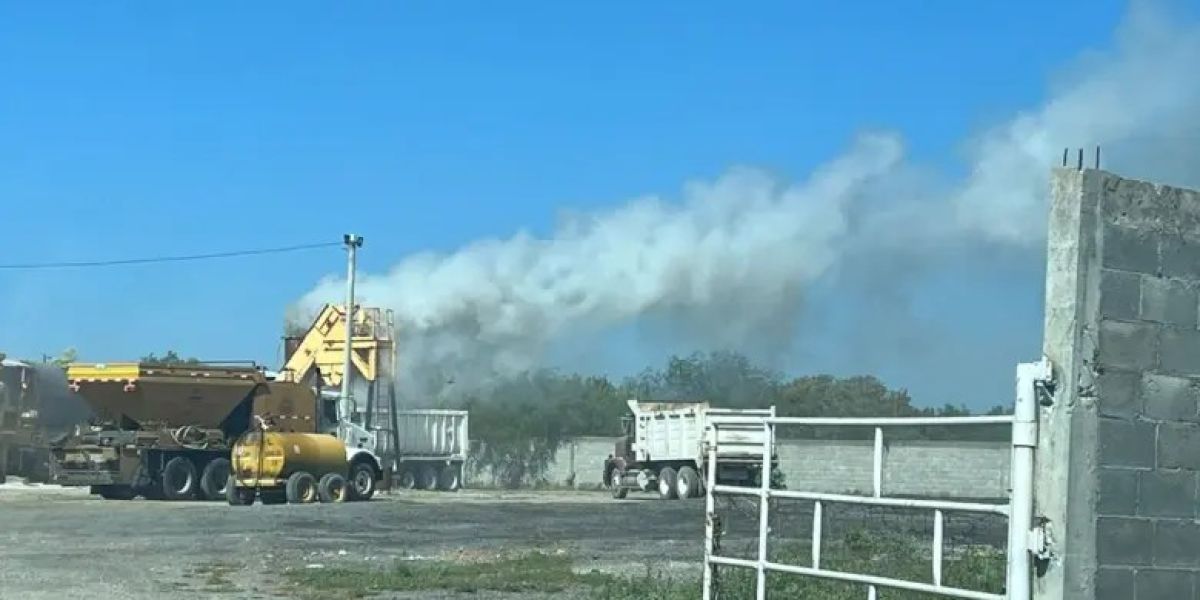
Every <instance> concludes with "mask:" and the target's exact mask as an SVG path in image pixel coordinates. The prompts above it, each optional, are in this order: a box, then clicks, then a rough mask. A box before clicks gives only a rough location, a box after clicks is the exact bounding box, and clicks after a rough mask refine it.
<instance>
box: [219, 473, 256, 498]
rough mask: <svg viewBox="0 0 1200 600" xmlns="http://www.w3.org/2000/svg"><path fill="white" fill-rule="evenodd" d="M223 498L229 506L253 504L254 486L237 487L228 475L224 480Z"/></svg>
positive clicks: (231, 476)
mask: <svg viewBox="0 0 1200 600" xmlns="http://www.w3.org/2000/svg"><path fill="white" fill-rule="evenodd" d="M225 500H226V501H227V502H229V505H230V506H250V505H251V504H254V488H240V487H238V486H237V485H235V484H234V482H233V475H230V476H229V477H228V478H226V480H225Z"/></svg>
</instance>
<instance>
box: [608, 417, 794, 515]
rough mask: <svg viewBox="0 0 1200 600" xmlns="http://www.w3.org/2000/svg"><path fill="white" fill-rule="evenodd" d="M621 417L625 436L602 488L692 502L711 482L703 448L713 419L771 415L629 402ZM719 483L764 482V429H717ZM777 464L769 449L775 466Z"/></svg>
mask: <svg viewBox="0 0 1200 600" xmlns="http://www.w3.org/2000/svg"><path fill="white" fill-rule="evenodd" d="M626 404H627V405H628V407H629V414H628V415H626V416H624V417H622V419H621V428H622V433H623V435H622V437H621V438H620V439H619V440H618V441H617V442H616V444H615V446H614V449H613V453H612V454H611V455H609V457H608V459H607V460H605V461H604V475H603V481H604V485H605V486H606V487H608V488H609V489H610V490H611V491H612V495H613V497H614V498H617V499H621V498H624V497H625V496H626V494H628V492H629V490H631V489H636V490H640V491H650V490H652V489H657V491H658V495H659V497H661V498H663V499H666V500H669V499H675V498H694V497H699V496H703V495H704V485H705V482H706V481H707V469H708V464H707V457H706V455H705V449H706V447H707V445H706V444H707V440H708V439H709V435H710V431H711V430H712V424H711V419H712V418H713V417H721V416H744V417H773V416H775V407H773V406H772V407H771V408H767V409H728V408H714V407H711V406H709V404H708V403H707V402H639V401H638V400H628V401H627V402H626ZM717 435H718V436H719V437H718V440H717V441H718V444H717V469H718V470H717V474H716V475H717V483H719V484H728V485H747V484H751V483H755V482H758V481H760V480H759V479H758V478H759V477H761V471H762V465H763V443H764V441H765V436H766V433H765V432H764V431H763V428H762V426H761V425H722V426H720V427H719V428H717ZM777 464H778V461H777V459H776V457H775V448H774V447H772V448H771V468H772V469H774V468H775V467H776V466H777Z"/></svg>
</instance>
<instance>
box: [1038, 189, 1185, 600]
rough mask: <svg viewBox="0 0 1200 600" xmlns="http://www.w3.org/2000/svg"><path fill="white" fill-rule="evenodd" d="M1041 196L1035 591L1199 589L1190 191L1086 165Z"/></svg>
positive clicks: (1074, 594)
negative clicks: (1045, 555)
mask: <svg viewBox="0 0 1200 600" xmlns="http://www.w3.org/2000/svg"><path fill="white" fill-rule="evenodd" d="M1053 192H1054V193H1053V207H1052V217H1051V227H1050V240H1049V247H1050V261H1049V263H1048V269H1047V306H1046V308H1047V313H1046V314H1047V316H1046V340H1045V346H1044V347H1045V352H1046V354H1047V356H1049V357H1050V359H1051V360H1052V361H1053V362H1054V363H1055V366H1056V377H1057V378H1058V380H1059V381H1060V386H1059V390H1058V393H1057V394H1056V397H1055V398H1054V403H1053V405H1051V406H1049V407H1046V408H1044V409H1043V410H1042V417H1041V420H1042V431H1041V439H1040V443H1041V451H1040V452H1039V473H1040V474H1039V476H1038V477H1039V480H1038V483H1037V486H1038V492H1037V494H1038V498H1037V505H1038V509H1039V511H1040V512H1041V513H1042V514H1043V515H1044V516H1046V517H1047V518H1048V519H1049V520H1050V523H1049V527H1050V529H1051V534H1052V536H1053V537H1054V539H1055V540H1056V543H1055V546H1056V547H1055V553H1056V557H1055V558H1054V559H1053V560H1052V562H1051V564H1050V567H1051V568H1050V569H1049V570H1048V571H1047V573H1046V576H1045V577H1043V578H1041V580H1039V581H1038V582H1037V586H1036V589H1037V590H1038V595H1037V597H1038V598H1046V599H1049V598H1054V599H1056V600H1057V599H1060V598H1065V599H1068V600H1071V599H1076V598H1080V599H1083V598H1086V599H1089V600H1090V599H1096V600H1159V599H1174V598H1197V597H1200V596H1198V595H1197V594H1198V593H1200V588H1198V587H1197V583H1198V582H1197V574H1198V573H1200V525H1198V524H1197V519H1198V518H1200V503H1198V502H1197V501H1198V499H1200V329H1197V323H1198V317H1200V194H1198V193H1196V192H1193V191H1188V190H1181V189H1176V188H1170V187H1164V186H1158V185H1154V184H1151V183H1146V182H1141V181H1133V180H1128V179H1122V178H1119V177H1117V176H1115V175H1112V174H1109V173H1105V172H1102V171H1092V170H1088V171H1082V172H1080V171H1075V170H1060V171H1058V172H1056V173H1055V176H1054V185H1053Z"/></svg>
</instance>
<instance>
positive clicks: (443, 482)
mask: <svg viewBox="0 0 1200 600" xmlns="http://www.w3.org/2000/svg"><path fill="white" fill-rule="evenodd" d="M461 480H462V477H461V475H460V473H459V469H458V465H446V466H444V467H442V470H441V471H439V472H438V481H437V486H438V489H439V490H442V491H443V492H457V491H458V487H459V485H460V484H461Z"/></svg>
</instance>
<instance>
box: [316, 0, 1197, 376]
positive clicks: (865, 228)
mask: <svg viewBox="0 0 1200 600" xmlns="http://www.w3.org/2000/svg"><path fill="white" fill-rule="evenodd" d="M1197 64H1200V26H1198V25H1197V24H1195V23H1184V24H1180V23H1179V22H1178V21H1173V20H1172V19H1171V18H1170V16H1169V15H1167V14H1165V13H1164V12H1162V11H1161V10H1159V9H1157V8H1155V7H1152V6H1150V5H1142V4H1139V5H1135V6H1134V7H1133V8H1132V9H1131V11H1130V13H1129V15H1128V17H1127V18H1126V20H1125V22H1124V23H1123V24H1122V26H1121V30H1120V31H1119V32H1118V36H1117V43H1116V45H1115V47H1114V48H1113V49H1112V50H1111V51H1108V52H1106V53H1102V54H1094V55H1089V56H1086V57H1083V58H1082V59H1080V61H1079V62H1078V64H1076V65H1073V67H1072V69H1071V70H1070V73H1071V74H1072V76H1071V77H1070V78H1069V79H1068V80H1066V81H1062V82H1059V84H1058V85H1057V86H1055V87H1054V89H1053V91H1052V93H1051V94H1050V97H1049V99H1048V100H1046V101H1045V102H1044V103H1042V104H1041V105H1040V106H1036V107H1033V108H1031V109H1030V110H1027V111H1022V112H1021V113H1019V114H1017V115H1015V116H1014V117H1012V118H1011V119H1009V120H1008V121H1006V122H1003V123H1000V124H998V125H996V126H995V127H992V128H990V129H986V130H984V131H982V132H980V133H979V134H978V135H976V136H973V137H972V138H970V139H969V140H967V144H966V145H967V149H968V150H967V160H968V166H969V168H968V171H967V172H968V175H967V176H966V177H965V178H964V179H959V180H955V179H954V178H952V177H950V176H948V175H943V174H940V173H938V172H937V171H935V170H932V169H930V168H928V167H925V166H923V165H919V164H914V163H912V161H909V160H906V158H905V151H904V142H903V140H902V138H901V137H900V136H899V135H898V134H896V133H891V132H873V133H865V134H862V135H859V136H858V137H857V138H856V139H855V140H853V142H852V143H851V144H850V145H849V147H848V148H847V149H845V151H844V153H843V154H842V155H841V156H839V157H837V158H835V159H833V160H830V161H829V162H828V163H826V164H825V165H824V166H822V167H820V168H818V169H816V170H815V171H814V172H813V173H811V174H810V175H809V176H808V177H806V178H804V179H802V180H800V181H795V182H790V181H786V180H783V179H781V178H779V177H777V176H774V175H771V174H768V173H766V172H764V171H761V170H758V169H754V168H745V167H739V168H735V169H731V170H730V171H728V172H727V173H725V174H724V175H722V176H720V177H718V178H717V179H715V180H714V181H708V182H692V183H688V184H686V185H685V186H684V187H683V190H682V193H681V194H680V196H679V197H678V198H676V199H667V198H660V197H656V196H648V197H643V198H636V199H633V200H631V201H629V202H627V203H626V204H624V205H623V206H620V207H618V208H615V209H612V210H610V211H607V212H597V213H592V214H587V215H582V216H575V217H572V218H570V219H569V220H567V221H566V222H564V223H563V224H561V225H560V226H559V228H558V229H557V230H556V231H555V232H554V233H553V234H552V235H551V236H549V237H545V238H535V237H532V236H530V235H528V234H526V233H519V234H517V235H514V236H512V237H510V238H508V239H491V240H483V241H479V242H476V243H473V244H471V245H468V246H466V247H464V248H462V249H460V250H458V251H457V252H454V253H450V254H433V253H427V254H419V255H415V256H409V257H407V258H404V259H402V260H401V261H400V262H399V263H398V264H397V265H396V266H395V267H394V268H393V269H392V270H391V271H389V272H387V273H383V274H376V275H371V274H368V275H366V276H365V277H363V279H362V280H361V282H360V287H359V289H360V290H361V299H362V302H363V303H364V304H367V305H374V306H384V307H388V308H391V309H394V310H395V312H396V318H397V328H398V330H399V334H400V336H401V337H400V339H401V340H402V344H401V358H400V364H401V365H402V367H403V368H404V372H403V373H401V374H400V377H401V380H402V382H403V383H404V384H406V385H409V386H412V385H415V386H418V388H417V390H413V391H418V390H419V391H420V392H422V393H430V392H434V391H436V390H438V389H439V388H440V387H441V385H442V383H444V382H445V381H447V380H448V379H454V380H455V381H456V383H457V384H458V385H457V386H456V387H458V388H459V389H460V390H461V389H462V388H463V387H467V388H470V387H473V386H478V385H484V384H486V383H487V382H488V381H490V380H491V379H492V378H493V377H495V376H497V375H509V374H513V373H517V372H520V371H523V370H526V369H529V368H532V367H536V366H538V365H539V364H541V363H542V361H543V355H542V353H543V352H544V351H545V349H546V348H547V346H548V345H549V344H550V343H552V342H553V341H555V340H560V339H564V338H566V336H570V335H573V334H579V333H585V332H586V333H591V332H597V331H604V330H606V329H610V328H613V327H618V326H622V325H625V324H628V323H631V322H636V321H638V320H641V319H654V320H656V321H660V322H666V323H674V324H677V325H679V326H680V328H681V329H686V330H687V331H688V332H689V335H691V336H692V339H693V340H694V341H696V342H700V343H705V344H707V345H708V347H712V348H718V347H719V348H730V349H738V350H746V349H748V348H760V349H761V348H768V349H771V351H776V350H778V351H783V350H785V349H786V348H787V347H788V346H789V345H790V344H791V343H792V342H793V341H795V335H796V331H795V327H794V325H795V323H796V322H797V319H798V318H799V316H800V315H801V311H802V310H803V307H804V300H805V291H806V289H808V288H809V287H810V286H811V285H812V284H813V283H814V282H816V281H817V280H819V279H821V278H823V277H830V276H836V274H837V273H838V271H839V269H841V268H843V267H844V265H845V263H846V261H847V260H849V257H856V262H858V263H864V262H865V263H866V264H870V263H871V262H872V259H873V258H878V259H879V264H881V265H882V264H894V260H892V259H893V258H894V256H895V254H896V253H903V254H904V255H905V256H907V257H909V258H910V261H909V262H915V263H919V262H920V260H921V258H922V257H923V256H932V255H934V254H935V253H936V252H939V251H945V249H946V248H949V247H960V248H961V247H976V248H977V247H978V246H980V245H993V246H995V245H1000V246H1004V247H1008V248H1013V249H1017V250H1033V249H1040V248H1041V246H1042V245H1043V244H1044V238H1045V227H1046V214H1045V213H1046V191H1047V189H1048V177H1049V172H1050V168H1051V167H1053V166H1057V164H1058V162H1059V161H1060V160H1061V153H1062V149H1063V147H1064V145H1072V146H1075V147H1078V146H1083V145H1086V146H1087V147H1088V148H1091V147H1093V146H1094V145H1100V146H1102V147H1103V148H1104V152H1105V158H1104V163H1105V165H1104V166H1105V167H1106V168H1111V169H1112V170H1115V171H1119V172H1121V173H1123V174H1126V175H1130V176H1140V177H1146V178H1154V179H1157V180H1160V181H1163V182H1165V183H1175V184H1183V185H1189V184H1194V183H1196V181H1195V179H1194V178H1195V177H1196V174H1197V173H1200V170H1198V169H1196V167H1197V165H1200V145H1198V144H1196V143H1195V142H1196V140H1197V139H1198V137H1197V135H1196V134H1200V78H1197V77H1195V75H1194V71H1195V68H1196V67H1195V65H1197ZM1189 128H1190V129H1189ZM1163 157H1166V158H1165V159H1164V158H1163ZM1071 159H1072V164H1073V161H1074V160H1075V155H1074V154H1072V157H1071ZM1091 160H1092V157H1091V155H1090V152H1089V154H1088V156H1087V157H1086V160H1085V162H1086V163H1087V164H1088V165H1089V166H1090V163H1091ZM884 259H887V260H884ZM902 264H903V263H902ZM880 275H881V276H887V277H897V276H901V277H902V276H903V273H900V274H897V273H892V272H889V273H880ZM343 286H344V282H343V281H342V280H339V279H338V278H335V277H331V278H327V279H325V280H323V281H322V282H320V283H319V284H318V285H317V286H316V288H315V289H313V290H312V291H311V292H310V293H308V294H307V295H305V296H304V298H303V299H301V300H300V302H299V303H298V305H297V307H296V311H297V313H298V314H311V313H313V312H315V310H316V309H317V308H318V307H319V305H320V304H321V303H323V302H340V301H342V293H343V289H344V288H343ZM410 389H411V388H410Z"/></svg>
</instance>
